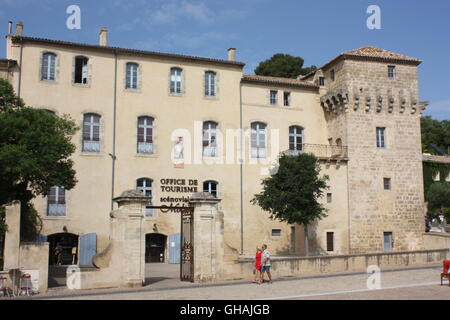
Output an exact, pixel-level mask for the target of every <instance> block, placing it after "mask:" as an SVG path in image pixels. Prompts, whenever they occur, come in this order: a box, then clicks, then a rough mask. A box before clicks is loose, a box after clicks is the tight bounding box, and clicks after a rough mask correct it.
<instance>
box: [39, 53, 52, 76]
mask: <svg viewBox="0 0 450 320" xmlns="http://www.w3.org/2000/svg"><path fill="white" fill-rule="evenodd" d="M55 70H56V54H54V53H51V52H46V53H44V54H43V56H42V66H41V80H47V81H55V80H56V77H55V73H56V72H55Z"/></svg>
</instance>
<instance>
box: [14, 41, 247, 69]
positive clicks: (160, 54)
mask: <svg viewBox="0 0 450 320" xmlns="http://www.w3.org/2000/svg"><path fill="white" fill-rule="evenodd" d="M13 41H26V42H35V43H44V44H50V45H60V46H66V47H79V48H84V49H94V50H101V51H110V52H118V53H123V54H135V55H144V56H151V57H160V58H169V59H177V60H187V61H194V62H206V63H215V64H225V65H234V66H238V67H241V68H243V67H244V66H245V63H243V62H238V61H229V60H222V59H214V58H203V57H197V56H188V55H182V54H175V53H164V52H156V51H145V50H138V49H127V48H120V47H110V46H100V45H92V44H86V43H76V42H68V41H61V40H51V39H45V38H34V37H23V36H14V37H13Z"/></svg>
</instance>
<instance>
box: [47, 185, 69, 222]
mask: <svg viewBox="0 0 450 320" xmlns="http://www.w3.org/2000/svg"><path fill="white" fill-rule="evenodd" d="M60 189H63V191H64V199H63V201H61V199H60V197H59V193H60ZM52 190H55V201H54V202H55V203H49V202H50V197H51V192H52ZM66 199H67V192H66V189H65V188H64V187H62V186H53V187H51V188H50V192H49V195H48V196H47V217H66V215H67V210H66V209H67V207H66Z"/></svg>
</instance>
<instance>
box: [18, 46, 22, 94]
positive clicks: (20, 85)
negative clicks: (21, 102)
mask: <svg viewBox="0 0 450 320" xmlns="http://www.w3.org/2000/svg"><path fill="white" fill-rule="evenodd" d="M22 57H23V41H22V39H21V40H20V57H19V63H20V66H19V83H18V85H17V96H18V97H19V98H20V90H21V87H22Z"/></svg>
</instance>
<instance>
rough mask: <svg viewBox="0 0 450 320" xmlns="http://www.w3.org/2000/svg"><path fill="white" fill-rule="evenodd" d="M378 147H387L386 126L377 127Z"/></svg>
mask: <svg viewBox="0 0 450 320" xmlns="http://www.w3.org/2000/svg"><path fill="white" fill-rule="evenodd" d="M376 132H377V148H386V128H377V131H376Z"/></svg>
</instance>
